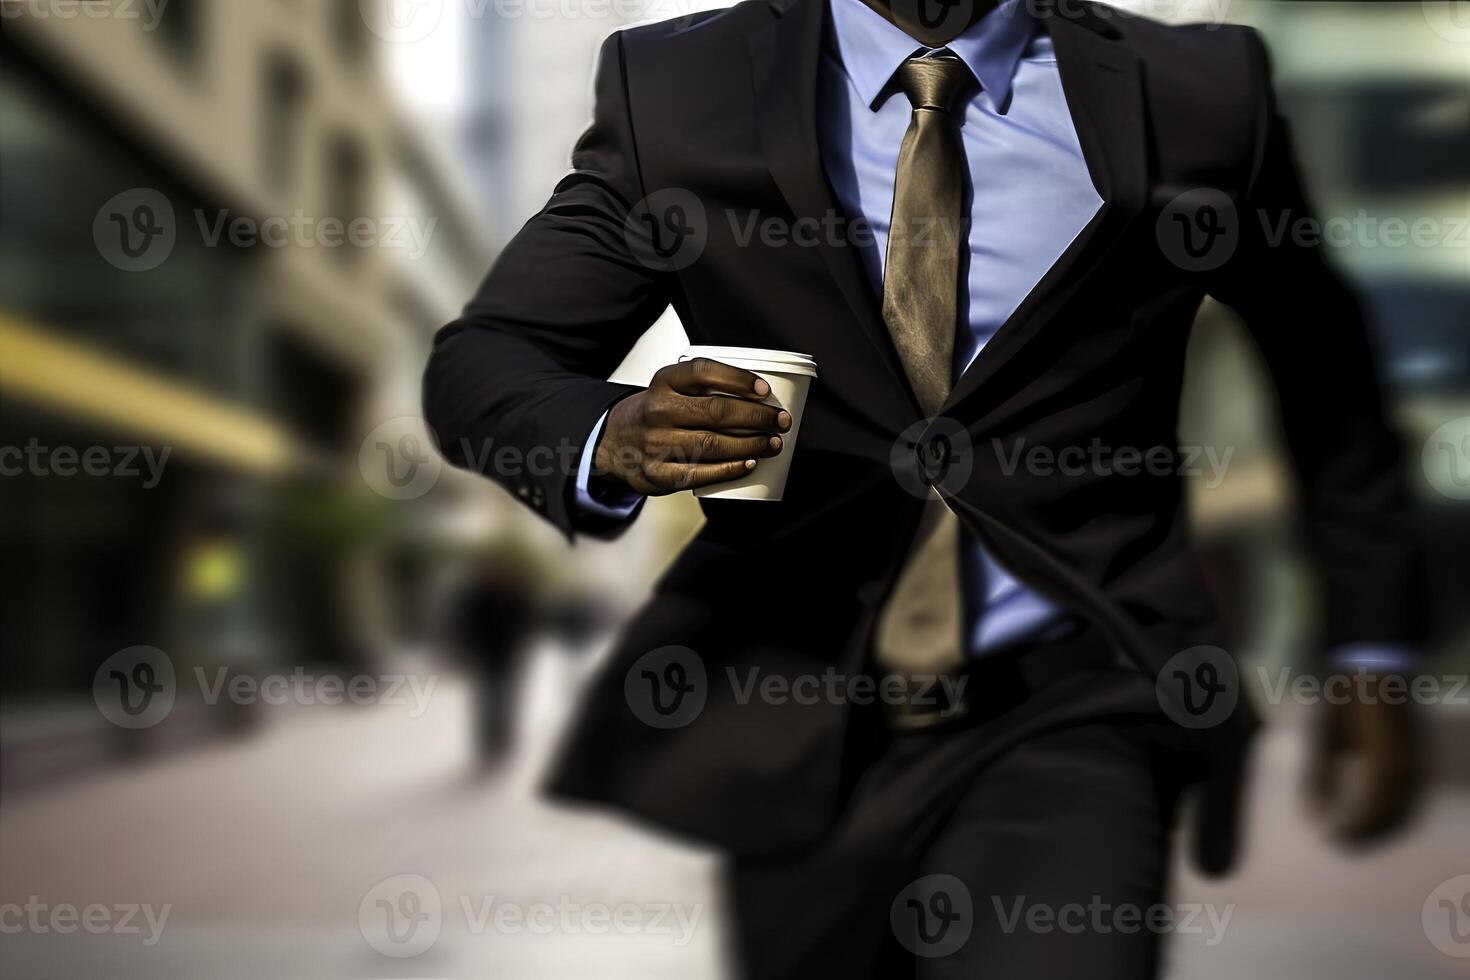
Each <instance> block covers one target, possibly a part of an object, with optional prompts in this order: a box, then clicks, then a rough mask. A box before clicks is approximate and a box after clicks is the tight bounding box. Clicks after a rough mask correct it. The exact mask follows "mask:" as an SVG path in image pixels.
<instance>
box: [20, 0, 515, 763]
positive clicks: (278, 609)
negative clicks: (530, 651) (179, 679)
mask: <svg viewBox="0 0 1470 980" xmlns="http://www.w3.org/2000/svg"><path fill="white" fill-rule="evenodd" d="M100 6H102V7H110V8H113V9H112V15H111V16H106V15H96V14H93V15H87V14H84V13H83V12H80V11H78V10H77V9H76V5H68V7H69V8H70V13H68V12H67V8H64V7H62V6H61V5H46V4H35V5H19V4H17V5H11V4H7V5H6V12H5V19H4V21H3V28H4V54H3V57H0V118H3V119H4V124H3V126H0V165H3V175H4V178H3V183H0V215H3V217H0V388H3V391H4V400H3V404H0V443H3V444H5V445H6V446H13V447H21V448H25V447H30V455H29V457H28V459H27V461H26V462H25V463H24V464H23V465H18V466H15V467H13V468H14V470H15V472H10V471H7V475H6V476H5V478H4V480H3V481H0V483H3V491H4V500H5V504H4V506H3V507H0V549H3V553H4V554H5V555H6V560H5V561H4V562H3V571H0V576H3V581H0V646H3V647H4V649H5V651H6V654H5V658H4V666H3V671H4V691H5V697H6V710H5V713H4V717H5V721H4V726H3V733H4V742H3V745H4V753H5V761H4V766H3V768H4V770H5V776H6V779H7V781H9V780H11V779H13V778H20V777H21V776H23V775H24V774H26V773H28V772H30V771H32V770H36V769H45V770H47V771H55V770H57V769H64V768H66V767H67V766H68V765H69V764H70V763H71V762H76V761H83V760H84V759H86V758H89V757H91V756H93V755H95V754H97V753H99V752H101V753H106V752H108V751H111V748H110V747H109V746H108V745H105V744H102V743H101V742H99V736H101V735H103V734H105V733H106V730H107V726H106V725H105V723H103V722H102V719H101V718H100V717H99V715H98V713H97V710H96V708H95V706H94V705H93V704H92V699H91V688H92V676H93V671H94V670H95V669H96V668H97V666H98V664H99V663H101V661H102V660H103V659H105V658H106V657H107V656H108V655H109V654H110V653H111V652H114V651H116V650H119V649H123V648H126V647H131V646H133V645H137V644H147V645H152V646H156V647H159V648H161V649H163V650H166V651H167V652H168V654H169V656H170V657H171V658H172V659H173V660H174V661H175V664H176V666H177V667H178V668H179V669H180V670H181V671H182V670H185V669H188V668H191V667H194V666H204V667H209V668H211V669H212V668H213V667H214V666H216V665H222V664H228V665H231V666H232V667H235V668H237V669H258V668H265V667H274V666H279V665H288V664H289V665H295V664H321V663H327V664H332V663H336V664H345V663H352V662H363V661H366V660H369V659H370V658H372V657H374V656H379V655H382V654H383V653H385V652H386V651H388V650H391V649H393V648H395V647H397V646H401V645H403V644H405V643H410V642H412V641H413V640H414V639H415V637H416V636H417V635H418V631H419V629H420V624H416V622H415V617H414V615H413V613H414V610H415V609H416V607H417V605H418V602H417V600H418V599H419V598H421V597H422V594H423V593H422V589H421V588H419V586H421V585H422V584H423V581H424V574H425V566H426V563H425V557H426V556H427V555H429V554H432V553H433V552H434V551H435V549H442V548H443V547H445V546H446V545H450V546H453V547H460V548H464V547H469V546H471V545H472V544H473V543H474V542H475V541H476V540H477V539H479V538H482V537H483V536H484V535H485V534H486V533H488V529H490V528H491V527H493V525H494V523H495V519H494V516H493V515H494V513H495V512H496V510H495V509H496V508H497V507H500V508H501V510H500V511H499V512H500V513H504V512H505V511H508V510H509V505H508V504H502V502H501V501H499V500H498V498H497V496H496V495H495V494H494V493H493V492H492V491H490V490H489V488H488V487H486V486H483V485H482V484H481V483H480V482H479V481H474V480H472V479H470V478H469V477H466V476H463V475H462V474H458V473H450V472H448V471H446V472H444V473H443V474H442V475H440V477H439V482H440V484H441V485H440V486H438V487H437V488H436V489H435V493H434V494H433V495H432V496H426V497H424V498H422V499H417V500H405V501H395V500H392V499H388V498H387V497H385V496H383V495H382V494H381V493H375V492H373V491H374V488H373V487H372V486H371V484H372V481H371V480H369V479H368V478H367V475H366V473H365V471H364V468H363V467H360V466H359V456H360V452H359V451H360V449H362V448H363V446H364V440H365V439H367V438H370V433H371V432H372V431H373V430H374V429H375V428H376V427H377V426H378V425H380V424H381V423H384V422H388V421H389V420H392V419H395V418H399V417H405V416H407V417H410V419H409V421H408V422H406V423H403V426H407V428H405V429H404V431H403V432H398V431H396V430H394V431H392V432H390V433H389V435H390V436H391V439H392V440H399V439H404V438H408V439H412V438H414V433H413V431H412V419H411V417H412V416H416V415H417V414H418V407H417V406H418V386H419V377H420V372H421V368H422V364H423V363H424V360H425V356H426V352H427V350H428V345H429V341H430V337H431V334H432V331H433V330H434V329H435V328H436V327H438V326H439V325H440V324H442V323H443V322H445V321H446V320H447V319H449V318H450V317H451V316H453V314H454V313H455V311H456V310H457V309H458V307H459V305H460V304H461V303H462V302H463V299H464V297H465V296H467V295H468V294H469V292H470V291H471V290H472V288H473V286H474V284H475V282H476V281H477V279H478V277H479V276H480V275H481V274H482V272H483V269H484V267H485V265H486V262H487V261H488V252H487V251H486V248H485V246H484V245H483V241H484V238H483V232H482V230H481V228H480V227H479V225H478V222H477V219H476V210H475V208H474V206H473V198H472V196H471V195H470V193H469V191H468V190H467V186H466V185H465V184H464V183H463V182H462V180H463V179H462V178H461V177H459V176H458V173H457V172H456V171H453V170H452V168H451V167H450V166H449V165H447V164H446V157H444V156H443V155H442V154H438V153H436V152H435V151H434V148H433V147H432V146H431V145H430V144H428V143H427V142H426V141H424V140H421V139H420V138H419V137H418V135H417V134H416V132H415V130H414V128H413V126H412V124H411V121H410V120H409V119H407V118H406V117H405V116H404V114H403V113H402V112H401V111H400V109H399V101H398V100H397V99H396V98H395V97H394V94H393V92H392V91H390V90H389V88H388V86H387V83H386V81H385V73H384V71H383V65H382V62H383V57H384V54H383V46H382V45H381V44H379V43H376V42H377V38H375V37H374V36H373V34H372V33H371V32H370V29H369V24H368V22H367V21H365V20H364V18H363V16H362V15H361V12H360V7H359V3H358V2H357V0H333V2H321V0H312V2H307V3H291V4H281V3H253V2H252V3H239V2H233V0H170V2H168V3H167V4H165V5H144V4H126V5H118V4H109V5H100ZM94 9H96V8H94ZM103 14H106V11H105V10H104V11H103ZM154 16H156V18H157V19H156V22H155V21H151V20H150V19H149V18H150V17H154ZM403 426H400V427H403ZM414 444H415V443H412V442H410V443H403V445H404V446H412V445H414ZM394 445H395V446H396V445H397V443H396V442H395V443H394ZM423 445H425V446H427V442H426V441H424V442H423ZM88 450H91V451H93V452H94V454H95V456H94V459H95V461H96V462H97V464H98V467H99V468H100V469H101V470H105V471H106V472H105V473H104V474H103V475H101V476H98V475H88V473H89V472H90V470H89V471H88V472H79V473H78V474H77V475H74V476H67V475H65V474H67V473H68V472H69V471H71V470H73V469H76V462H75V460H74V459H73V456H74V455H76V454H84V453H86V452H87V451H88ZM373 451H374V447H372V446H368V447H367V448H366V450H365V452H366V455H367V456H368V457H371V456H372V455H373ZM69 459H71V460H72V462H71V463H68V460H69ZM150 461H151V465H152V467H153V469H152V470H150ZM186 709H187V706H186V705H181V706H180V710H178V711H176V712H174V715H173V716H172V717H170V719H169V722H168V724H165V725H162V726H159V731H157V732H153V733H150V737H151V738H155V739H157V738H168V737H169V735H170V733H172V734H173V735H175V736H177V735H180V734H185V733H186V732H187V730H188V724H189V723H188V722H187V720H186V719H187V718H188V716H189V713H188V711H187V710H186ZM217 716H218V713H215V714H214V715H212V716H211V719H212V720H213V719H215V718H217ZM114 734H115V732H114Z"/></svg>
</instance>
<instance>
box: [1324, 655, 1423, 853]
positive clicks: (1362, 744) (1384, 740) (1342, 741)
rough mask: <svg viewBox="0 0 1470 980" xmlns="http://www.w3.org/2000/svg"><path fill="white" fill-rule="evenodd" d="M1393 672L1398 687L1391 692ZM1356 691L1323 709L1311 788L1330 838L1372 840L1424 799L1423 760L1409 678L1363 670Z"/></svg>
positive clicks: (1353, 687)
mask: <svg viewBox="0 0 1470 980" xmlns="http://www.w3.org/2000/svg"><path fill="white" fill-rule="evenodd" d="M1389 676H1395V678H1396V680H1395V685H1396V687H1395V689H1394V690H1393V691H1386V690H1385V681H1386V679H1387V677H1389ZM1352 680H1353V683H1352V684H1351V685H1350V689H1351V692H1352V693H1351V695H1350V696H1349V697H1348V698H1347V699H1345V700H1335V701H1334V702H1332V703H1329V704H1327V705H1325V706H1324V710H1325V715H1324V717H1323V725H1322V730H1321V733H1320V736H1319V742H1318V744H1317V746H1316V756H1315V758H1314V759H1313V760H1312V764H1311V773H1310V780H1311V781H1310V785H1309V787H1308V789H1309V794H1310V798H1311V803H1312V807H1313V809H1314V810H1315V811H1316V813H1317V815H1318V816H1319V817H1320V818H1321V820H1322V822H1323V824H1324V827H1325V829H1326V831H1327V833H1328V835H1329V836H1331V837H1332V838H1333V839H1334V840H1337V841H1338V842H1339V843H1343V844H1368V843H1372V842H1373V841H1374V840H1376V839H1378V838H1381V837H1383V836H1385V835H1386V834H1388V833H1390V832H1392V831H1394V830H1396V829H1398V828H1399V827H1400V826H1402V824H1403V823H1404V821H1405V820H1406V819H1407V818H1408V816H1409V813H1410V812H1411V810H1412V809H1413V806H1414V804H1415V802H1417V800H1418V797H1419V792H1420V789H1421V788H1422V782H1423V769H1424V766H1423V762H1422V759H1421V757H1420V754H1419V753H1420V746H1419V745H1418V744H1417V741H1418V740H1417V738H1416V734H1417V730H1416V727H1415V718H1414V714H1413V707H1414V706H1413V704H1412V703H1411V702H1410V699H1409V698H1408V697H1407V693H1406V692H1407V683H1406V681H1405V680H1404V678H1402V677H1397V676H1396V675H1382V676H1380V675H1374V674H1369V675H1357V676H1354V677H1353V678H1352Z"/></svg>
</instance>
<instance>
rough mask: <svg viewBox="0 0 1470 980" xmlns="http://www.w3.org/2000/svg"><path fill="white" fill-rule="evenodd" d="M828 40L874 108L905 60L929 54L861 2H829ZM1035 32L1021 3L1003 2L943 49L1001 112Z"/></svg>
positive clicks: (865, 100)
mask: <svg viewBox="0 0 1470 980" xmlns="http://www.w3.org/2000/svg"><path fill="white" fill-rule="evenodd" d="M829 5H830V8H831V11H832V21H831V23H832V39H833V42H834V44H835V46H836V48H837V55H838V58H839V60H840V61H841V62H842V66H843V68H844V69H845V70H846V71H847V77H848V78H850V79H852V83H853V85H854V87H856V89H857V92H858V95H859V96H861V97H862V100H863V103H864V104H865V105H867V106H868V108H870V109H871V108H873V107H874V106H875V105H876V104H877V101H878V96H879V95H881V94H882V92H883V89H884V87H885V86H886V85H887V84H888V80H889V79H890V78H892V77H893V73H894V72H896V71H898V66H899V65H901V64H903V63H904V61H906V60H907V59H908V58H909V56H910V55H913V54H914V53H916V52H923V51H928V50H931V49H929V48H927V47H925V46H924V45H922V44H920V43H919V42H917V41H915V40H914V39H913V38H911V37H909V36H908V35H907V34H905V33H904V32H903V31H902V30H900V29H899V28H898V27H897V26H895V25H894V24H893V23H892V22H891V21H889V20H887V19H886V18H884V17H883V16H882V15H881V14H879V13H878V12H877V11H875V10H874V9H873V8H871V7H869V6H868V5H867V4H866V3H864V2H863V0H830V3H829ZM1035 30H1036V19H1035V16H1034V15H1033V14H1032V13H1031V11H1030V10H1029V4H1027V3H1025V2H1023V0H1006V2H1005V3H1003V4H1001V5H1000V6H999V7H997V8H996V9H994V10H992V11H991V12H990V13H988V14H986V15H985V16H984V17H982V18H980V20H979V21H978V22H976V23H975V24H972V25H971V26H970V27H969V29H968V30H966V31H965V32H964V33H963V34H961V35H960V36H959V37H957V38H955V39H954V40H953V41H951V42H949V44H947V45H945V47H947V48H949V50H950V51H952V52H954V54H955V55H956V56H958V57H959V58H960V60H961V61H963V62H964V63H965V64H966V65H968V66H969V69H970V71H971V72H972V73H973V74H974V76H975V77H976V78H977V79H979V81H980V85H981V87H983V88H984V89H985V91H986V92H987V93H989V95H990V100H991V102H992V103H993V104H994V105H995V106H997V107H1003V106H1005V105H1006V102H1007V100H1008V98H1009V96H1010V91H1011V80H1012V79H1013V78H1014V77H1015V74H1016V66H1017V65H1018V64H1019V63H1020V61H1021V56H1022V55H1023V54H1024V53H1025V51H1026V45H1027V44H1028V43H1029V42H1030V40H1031V37H1032V35H1033V34H1034V33H1035Z"/></svg>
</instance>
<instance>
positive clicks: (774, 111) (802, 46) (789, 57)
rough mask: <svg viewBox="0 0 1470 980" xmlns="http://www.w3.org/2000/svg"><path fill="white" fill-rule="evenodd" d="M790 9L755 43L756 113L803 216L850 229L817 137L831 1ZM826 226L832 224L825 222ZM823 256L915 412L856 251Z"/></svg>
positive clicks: (827, 245)
mask: <svg viewBox="0 0 1470 980" xmlns="http://www.w3.org/2000/svg"><path fill="white" fill-rule="evenodd" d="M784 6H785V12H784V14H783V15H782V16H781V17H779V18H778V19H777V20H775V21H773V22H772V23H770V24H768V25H767V26H765V27H764V28H762V29H761V30H759V31H758V32H756V33H755V34H753V35H751V39H750V52H751V71H752V81H753V82H754V85H755V98H756V101H755V106H756V115H757V117H758V119H759V128H760V133H761V143H762V147H763V149H764V151H765V156H766V164H767V166H768V167H769V168H770V171H771V176H772V178H773V179H774V180H775V181H776V185H777V186H778V187H779V188H780V189H781V193H782V195H783V196H784V197H785V198H786V203H787V204H788V205H789V206H790V208H791V211H792V213H793V214H795V216H796V217H797V218H809V219H816V220H818V221H822V220H823V219H824V218H825V217H826V216H828V215H834V216H838V217H839V218H840V219H841V220H842V221H843V222H844V225H843V228H844V229H845V228H847V227H848V226H847V225H846V224H845V222H846V221H847V220H848V216H847V215H844V214H843V212H842V209H841V205H840V204H839V203H838V201H837V198H836V195H835V194H834V193H833V192H832V188H831V185H830V184H829V183H828V182H827V175H826V171H825V170H823V168H822V159H821V146H820V144H819V143H818V140H817V71H818V69H819V67H820V64H821V57H822V39H823V32H824V30H825V25H826V18H827V2H826V0H789V2H787V3H785V4H784ZM821 226H822V227H826V226H827V225H826V223H825V222H824V223H823V224H822V225H821ZM817 251H818V253H819V254H820V255H821V257H822V261H823V262H824V263H825V264H826V266H827V271H828V272H829V273H830V274H831V276H832V278H833V279H834V280H836V282H837V286H838V288H839V289H840V290H841V291H842V294H843V296H844V297H845V298H846V300H847V304H848V306H849V307H850V308H851V310H852V314H853V317H854V318H855V319H856V321H857V325H858V328H859V330H860V332H861V333H862V334H863V335H864V336H866V337H867V340H868V343H869V344H871V346H872V347H873V349H874V350H875V351H876V353H877V355H878V357H879V358H880V359H881V360H882V361H883V363H884V365H885V366H886V368H887V371H888V373H889V374H890V375H891V376H892V377H893V379H894V380H895V381H896V382H897V383H898V384H899V385H900V386H901V388H902V391H903V392H904V394H905V396H906V397H907V399H908V400H909V402H910V404H911V405H912V407H913V408H915V409H917V404H918V403H917V401H916V400H915V398H914V395H913V391H912V389H911V388H910V387H909V383H908V379H907V378H906V376H905V375H904V372H903V366H902V364H901V363H900V361H899V359H898V354H897V352H896V351H895V350H894V348H893V343H892V341H891V340H890V339H889V337H888V327H887V325H886V324H884V322H883V316H882V313H881V312H880V309H879V306H878V301H877V298H876V297H875V296H873V292H872V288H871V287H870V286H869V284H868V280H867V276H866V273H865V272H864V270H863V267H862V259H861V256H860V254H859V251H858V248H857V246H856V245H853V244H848V245H839V244H834V243H831V242H826V241H824V242H823V243H822V244H820V245H818V246H817Z"/></svg>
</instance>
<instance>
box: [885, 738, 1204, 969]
mask: <svg viewBox="0 0 1470 980" xmlns="http://www.w3.org/2000/svg"><path fill="white" fill-rule="evenodd" d="M1149 727H1150V726H1148V725H1140V724H1138V723H1137V722H1136V721H1135V722H1121V721H1111V722H1099V723H1094V724H1084V725H1079V726H1077V727H1073V728H1064V729H1061V730H1058V731H1053V732H1048V733H1046V734H1043V735H1039V736H1037V737H1035V738H1032V739H1030V740H1028V741H1026V742H1023V743H1022V744H1020V745H1018V746H1016V747H1015V748H1013V749H1012V750H1011V751H1010V752H1008V753H1006V754H1005V755H1004V756H1002V757H1001V758H999V759H997V760H996V761H995V763H994V764H992V765H991V766H989V767H988V768H986V769H985V770H984V771H982V772H981V773H980V774H979V775H978V776H977V777H976V778H975V780H974V781H973V783H972V784H971V786H970V787H969V789H968V790H967V791H966V792H965V794H964V795H963V797H961V799H960V801H959V803H958V804H957V805H956V806H955V809H954V811H953V812H952V813H951V815H950V817H949V819H948V821H947V822H946V823H945V824H944V826H943V827H942V828H941V830H940V831H939V833H938V836H937V837H936V838H935V839H934V841H933V842H932V843H931V844H930V845H929V847H928V849H927V850H926V851H925V852H924V854H923V856H922V857H921V859H920V861H919V864H918V867H917V868H916V870H915V879H914V882H913V883H912V884H911V885H910V886H909V887H908V888H907V889H905V892H904V893H903V894H902V895H901V898H900V900H899V901H898V902H896V903H895V906H894V907H893V909H892V910H891V920H892V923H891V924H892V926H893V929H894V937H895V939H896V940H897V941H898V944H899V945H901V946H903V947H905V952H907V953H909V954H911V955H912V956H913V961H914V965H915V969H914V974H915V976H916V977H917V978H918V980H1051V978H1057V980H1062V978H1070V977H1078V976H1086V977H1089V978H1091V980H1148V978H1150V977H1153V976H1155V974H1156V965H1157V952H1158V945H1159V939H1160V935H1159V928H1160V926H1159V923H1161V922H1164V923H1166V922H1167V921H1169V920H1167V919H1164V918H1160V917H1157V916H1158V915H1159V909H1158V908H1157V906H1158V905H1159V904H1160V903H1162V901H1163V899H1164V883H1165V880H1166V876H1167V873H1168V858H1169V842H1170V838H1171V836H1172V834H1171V830H1172V827H1173V814H1174V809H1175V804H1176V801H1177V799H1178V795H1179V789H1180V787H1179V782H1178V779H1177V778H1176V775H1175V772H1174V766H1173V764H1172V762H1171V760H1170V759H1169V757H1168V754H1167V753H1164V754H1161V751H1160V746H1159V745H1158V743H1157V742H1156V741H1155V740H1154V738H1153V737H1152V736H1151V733H1150V730H1149ZM1150 923H1153V925H1152V926H1151V925H1150ZM887 955H889V956H901V954H899V953H896V952H895V951H892V950H890V951H889V952H888V954H887Z"/></svg>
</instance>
